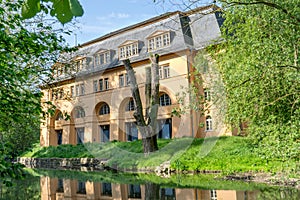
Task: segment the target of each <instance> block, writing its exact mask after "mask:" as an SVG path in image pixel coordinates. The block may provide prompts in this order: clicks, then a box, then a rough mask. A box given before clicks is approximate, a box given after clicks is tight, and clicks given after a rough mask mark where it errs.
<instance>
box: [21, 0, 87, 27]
mask: <svg viewBox="0 0 300 200" xmlns="http://www.w3.org/2000/svg"><path fill="white" fill-rule="evenodd" d="M42 11H44V12H45V13H49V12H50V15H51V16H52V17H56V18H57V19H58V20H59V21H60V22H61V23H62V24H65V23H67V22H70V21H71V20H72V19H73V17H80V16H82V15H83V13H84V11H83V9H82V6H81V5H80V3H79V1H78V0H24V2H23V4H22V17H23V18H24V19H29V18H32V17H34V16H36V15H37V14H38V13H39V12H42Z"/></svg>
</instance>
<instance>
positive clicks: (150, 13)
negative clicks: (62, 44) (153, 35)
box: [66, 0, 178, 46]
mask: <svg viewBox="0 0 300 200" xmlns="http://www.w3.org/2000/svg"><path fill="white" fill-rule="evenodd" d="M80 3H81V5H82V6H83V9H84V15H83V17H79V18H77V20H78V22H79V24H78V26H79V27H80V29H79V30H78V31H75V32H74V33H73V35H71V36H68V37H66V40H67V42H68V43H69V44H70V45H71V46H74V45H75V37H76V38H77V44H82V43H84V42H87V41H90V40H92V39H95V38H97V37H100V36H102V35H105V34H107V33H109V32H112V31H115V30H118V29H120V28H123V27H126V26H128V25H132V24H135V23H138V22H141V21H144V20H146V19H149V18H151V17H154V16H157V15H160V14H162V13H165V12H168V11H174V10H178V7H176V6H167V4H164V5H162V4H155V3H153V0H80ZM75 35H76V36H75Z"/></svg>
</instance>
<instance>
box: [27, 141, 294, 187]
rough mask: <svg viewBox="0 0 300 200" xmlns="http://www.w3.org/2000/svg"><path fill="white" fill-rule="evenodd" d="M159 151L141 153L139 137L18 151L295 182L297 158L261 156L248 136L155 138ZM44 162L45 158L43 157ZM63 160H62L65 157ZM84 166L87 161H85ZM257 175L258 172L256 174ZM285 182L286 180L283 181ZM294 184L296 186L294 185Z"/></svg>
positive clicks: (125, 166)
mask: <svg viewBox="0 0 300 200" xmlns="http://www.w3.org/2000/svg"><path fill="white" fill-rule="evenodd" d="M158 144H159V151H157V152H155V153H152V154H150V155H147V156H145V155H144V154H143V153H142V143H141V141H134V142H117V141H114V142H109V143H103V144H92V143H88V144H84V145H77V146H73V145H60V146H57V147H47V148H41V147H36V148H34V149H33V150H32V151H30V152H27V153H25V154H23V155H22V157H27V158H42V159H50V158H52V159H55V158H61V159H63V158H69V159H71V158H72V159H75V158H84V159H87V158H95V159H97V160H98V161H99V162H101V163H102V165H103V166H105V167H108V168H110V169H116V170H118V171H132V172H167V173H172V172H176V173H192V174H193V173H200V172H218V173H222V175H224V176H226V175H231V176H232V175H233V174H235V176H236V177H238V176H240V175H243V174H250V175H251V179H252V180H254V179H255V177H258V176H257V175H258V174H265V175H268V177H267V178H265V182H267V181H269V180H271V179H270V178H272V177H276V180H274V181H273V182H274V183H276V182H278V181H277V180H282V181H281V182H288V183H291V181H289V180H293V181H292V182H295V181H294V180H296V182H295V183H294V185H298V182H299V179H298V178H299V177H300V175H299V171H300V170H299V167H300V166H299V160H288V161H282V160H272V159H266V158H261V157H260V156H259V154H258V153H257V151H256V150H255V147H254V145H252V143H251V140H249V139H248V138H244V137H220V138H206V139H192V138H179V139H172V140H158ZM47 162H48V161H47ZM65 163H66V161H65ZM86 166H88V165H86ZM260 177H261V176H260ZM286 185H288V184H286ZM296 187H297V186H296Z"/></svg>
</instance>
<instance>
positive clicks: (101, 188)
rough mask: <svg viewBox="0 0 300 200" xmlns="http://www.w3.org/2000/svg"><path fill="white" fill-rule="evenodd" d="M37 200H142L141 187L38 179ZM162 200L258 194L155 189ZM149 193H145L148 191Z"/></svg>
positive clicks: (246, 199) (237, 198) (247, 198)
mask: <svg viewBox="0 0 300 200" xmlns="http://www.w3.org/2000/svg"><path fill="white" fill-rule="evenodd" d="M40 184H41V200H73V199H76V200H98V199H103V200H123V199H125V200H126V199H128V200H130V199H132V200H137V199H141V200H142V199H149V198H146V195H147V191H145V185H137V184H117V183H107V182H89V181H87V182H82V181H78V180H70V179H58V178H49V177H41V179H40ZM156 188H157V189H158V190H159V191H158V195H159V197H158V199H163V200H251V199H252V200H254V199H256V196H257V193H258V191H235V190H200V189H194V188H165V187H156ZM148 192H149V191H148Z"/></svg>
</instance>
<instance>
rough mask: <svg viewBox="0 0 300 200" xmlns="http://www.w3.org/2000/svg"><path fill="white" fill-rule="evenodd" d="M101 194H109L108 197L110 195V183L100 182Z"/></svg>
mask: <svg viewBox="0 0 300 200" xmlns="http://www.w3.org/2000/svg"><path fill="white" fill-rule="evenodd" d="M101 195H103V196H109V197H111V196H112V187H111V183H102V187H101Z"/></svg>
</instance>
